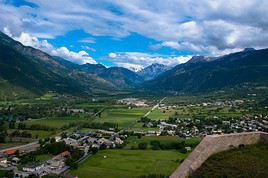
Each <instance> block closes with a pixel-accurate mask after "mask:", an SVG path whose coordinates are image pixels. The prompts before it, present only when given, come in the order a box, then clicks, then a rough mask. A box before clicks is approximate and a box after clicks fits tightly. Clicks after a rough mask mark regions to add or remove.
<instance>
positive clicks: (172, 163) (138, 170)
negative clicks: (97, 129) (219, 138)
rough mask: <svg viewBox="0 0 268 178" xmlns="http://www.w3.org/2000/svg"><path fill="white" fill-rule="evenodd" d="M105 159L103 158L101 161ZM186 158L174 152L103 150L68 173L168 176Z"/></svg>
mask: <svg viewBox="0 0 268 178" xmlns="http://www.w3.org/2000/svg"><path fill="white" fill-rule="evenodd" d="M104 156H106V158H104ZM185 157H186V155H185V154H181V153H179V152H178V151H175V150H169V151H153V150H103V151H100V152H98V153H97V154H96V155H94V156H92V157H90V158H88V159H87V160H85V161H84V162H83V163H81V164H80V165H79V168H78V170H73V171H71V172H70V174H71V175H74V176H78V177H79V178H129V177H138V176H141V175H148V174H163V175H170V174H171V173H172V172H173V171H174V170H175V169H176V168H177V167H178V165H179V164H180V160H182V159H184V158H185Z"/></svg>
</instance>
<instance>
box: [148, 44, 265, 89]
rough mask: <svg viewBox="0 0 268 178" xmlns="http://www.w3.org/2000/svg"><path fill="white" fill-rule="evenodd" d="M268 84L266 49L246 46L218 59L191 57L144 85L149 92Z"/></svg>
mask: <svg viewBox="0 0 268 178" xmlns="http://www.w3.org/2000/svg"><path fill="white" fill-rule="evenodd" d="M253 83H254V84H256V83H258V84H264V85H267V84H268V49H263V50H254V49H246V50H244V51H241V52H237V53H233V54H229V55H225V56H222V57H219V58H208V60H206V59H205V58H204V57H193V58H192V59H191V60H190V61H188V62H187V63H185V64H181V65H177V66H176V67H174V68H173V69H171V70H168V71H166V72H164V73H162V74H161V75H159V76H158V77H157V78H155V79H154V80H151V81H147V82H145V83H144V84H143V86H144V87H145V88H147V89H148V90H152V91H181V92H192V91H208V90H216V89H222V88H225V87H233V86H236V85H240V84H253Z"/></svg>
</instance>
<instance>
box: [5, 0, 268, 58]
mask: <svg viewBox="0 0 268 178" xmlns="http://www.w3.org/2000/svg"><path fill="white" fill-rule="evenodd" d="M28 1H29V2H31V3H34V4H36V6H34V7H31V6H27V5H24V6H19V7H15V6H13V5H11V4H8V3H6V2H7V1H0V12H1V13H0V21H1V23H0V29H3V28H4V27H5V26H9V27H10V29H11V33H12V34H15V35H19V34H20V33H21V32H22V31H25V32H27V33H30V34H32V35H34V36H36V37H38V38H40V37H42V38H53V37H55V36H57V35H62V34H65V33H66V32H68V31H71V30H76V29H82V30H84V31H85V32H87V33H89V34H91V35H93V36H94V37H97V36H112V37H116V38H122V37H126V36H128V35H130V34H131V33H137V34H140V35H142V36H145V37H148V38H150V39H154V40H156V41H158V42H159V43H156V44H154V45H151V46H150V47H151V48H152V49H155V50H158V49H160V48H163V47H168V48H172V49H174V50H178V51H181V50H188V51H191V52H193V53H194V54H200V53H202V54H206V55H214V54H216V55H220V54H223V53H227V52H229V51H238V50H240V49H243V48H246V47H254V48H266V47H268V21H267V19H268V13H267V8H268V1H267V0H217V1H215V0H199V1H196V0H187V1H182V0H166V1H165V3H163V1H162V0H154V1H151V0H133V1H131V2H129V1H122V0H102V1H88V0H80V1H79V3H77V1H75V0H57V1H53V3H48V2H47V1H43V0H28ZM63 5H64V6H65V7H68V8H62V7H63ZM81 42H84V43H94V42H95V40H94V39H84V40H83V41H81Z"/></svg>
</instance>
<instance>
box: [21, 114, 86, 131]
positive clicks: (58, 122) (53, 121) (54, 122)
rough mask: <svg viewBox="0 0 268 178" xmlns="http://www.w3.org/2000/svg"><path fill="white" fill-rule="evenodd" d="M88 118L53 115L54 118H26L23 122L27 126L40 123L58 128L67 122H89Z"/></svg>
mask: <svg viewBox="0 0 268 178" xmlns="http://www.w3.org/2000/svg"><path fill="white" fill-rule="evenodd" d="M89 121H90V120H89V119H88V120H87V119H86V118H84V117H77V116H76V117H75V116H73V117H72V116H70V117H55V118H44V119H32V120H27V121H26V122H25V123H26V125H27V126H30V125H33V124H40V125H45V126H48V127H51V128H55V129H59V128H61V127H63V126H64V125H67V124H69V123H75V122H89Z"/></svg>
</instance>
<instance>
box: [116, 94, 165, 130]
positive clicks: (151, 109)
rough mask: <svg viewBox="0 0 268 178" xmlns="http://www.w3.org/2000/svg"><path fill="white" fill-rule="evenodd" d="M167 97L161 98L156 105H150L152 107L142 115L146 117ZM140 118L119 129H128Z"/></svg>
mask: <svg viewBox="0 0 268 178" xmlns="http://www.w3.org/2000/svg"><path fill="white" fill-rule="evenodd" d="M166 98H167V97H164V98H162V99H161V100H160V101H159V102H158V103H157V104H156V105H154V106H153V107H152V109H151V110H150V111H148V112H147V113H146V114H144V116H143V117H147V116H148V115H149V114H150V113H151V112H152V111H153V110H155V109H156V108H157V107H158V106H159V105H160V104H161V103H162V102H163V101H164V100H165V99H166ZM139 119H140V118H138V119H137V120H135V121H134V122H132V123H131V124H130V125H129V126H127V127H126V128H124V129H122V130H121V131H125V130H128V129H129V128H131V127H133V126H134V125H135V124H136V123H137V122H138V121H139Z"/></svg>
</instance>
